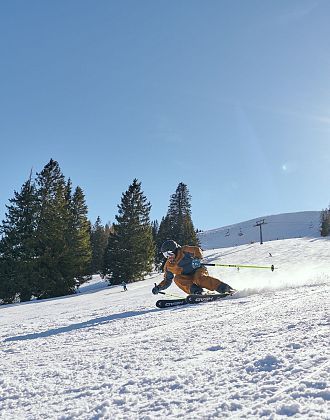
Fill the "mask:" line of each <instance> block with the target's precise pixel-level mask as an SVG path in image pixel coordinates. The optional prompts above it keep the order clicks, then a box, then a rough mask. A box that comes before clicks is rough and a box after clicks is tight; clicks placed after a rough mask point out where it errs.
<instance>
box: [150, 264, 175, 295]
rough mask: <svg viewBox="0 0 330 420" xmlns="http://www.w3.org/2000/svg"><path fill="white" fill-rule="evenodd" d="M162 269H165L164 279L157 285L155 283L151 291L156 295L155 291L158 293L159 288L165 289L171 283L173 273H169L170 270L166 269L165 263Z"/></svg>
mask: <svg viewBox="0 0 330 420" xmlns="http://www.w3.org/2000/svg"><path fill="white" fill-rule="evenodd" d="M164 270H165V272H164V279H163V280H162V281H161V282H160V283H159V284H158V285H155V287H154V288H153V289H152V293H153V294H154V295H157V293H159V292H160V291H161V290H165V289H167V288H168V287H170V286H171V284H172V280H173V278H174V274H173V273H171V271H169V270H168V269H167V267H166V264H165V267H164Z"/></svg>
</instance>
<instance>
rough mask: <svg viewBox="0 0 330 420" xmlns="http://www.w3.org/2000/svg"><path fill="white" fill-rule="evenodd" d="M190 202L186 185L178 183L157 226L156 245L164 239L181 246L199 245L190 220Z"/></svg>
mask: <svg viewBox="0 0 330 420" xmlns="http://www.w3.org/2000/svg"><path fill="white" fill-rule="evenodd" d="M190 200H191V195H190V194H189V190H188V187H187V185H185V184H184V183H182V182H180V184H179V185H178V187H177V189H176V191H175V194H173V195H172V196H171V199H170V204H169V208H168V212H167V215H166V217H165V219H163V220H162V223H161V225H160V226H159V238H158V240H157V244H159V243H161V242H162V241H163V240H165V239H173V240H175V241H176V242H178V243H179V244H181V245H185V244H189V245H199V243H198V238H197V235H196V232H195V229H194V225H193V222H192V219H191V204H190ZM165 236H167V237H165Z"/></svg>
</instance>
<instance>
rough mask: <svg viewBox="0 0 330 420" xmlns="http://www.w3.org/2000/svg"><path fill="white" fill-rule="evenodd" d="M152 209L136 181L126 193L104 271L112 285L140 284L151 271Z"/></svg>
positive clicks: (152, 244) (109, 241) (114, 227)
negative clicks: (123, 282) (135, 282)
mask: <svg viewBox="0 0 330 420" xmlns="http://www.w3.org/2000/svg"><path fill="white" fill-rule="evenodd" d="M150 209H151V205H150V203H149V202H147V199H146V197H145V196H144V194H143V192H142V191H141V183H140V182H138V180H137V179H134V180H133V183H132V184H131V185H130V186H129V188H128V190H127V191H126V192H125V193H123V195H122V199H121V204H120V205H118V215H117V216H116V221H117V223H115V224H114V225H113V232H112V233H110V236H109V240H108V246H107V250H106V253H105V270H106V273H107V274H108V275H110V277H111V283H112V284H118V283H121V282H122V281H123V280H124V281H125V282H134V281H138V280H141V279H142V278H143V277H144V275H145V274H147V273H149V272H150V271H151V270H152V263H153V259H154V242H153V238H152V227H151V224H150V219H149V214H150Z"/></svg>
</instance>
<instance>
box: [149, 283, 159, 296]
mask: <svg viewBox="0 0 330 420" xmlns="http://www.w3.org/2000/svg"><path fill="white" fill-rule="evenodd" d="M151 291H152V293H153V294H154V295H158V293H159V291H160V288H159V286H157V285H155V287H153V288H152V290H151Z"/></svg>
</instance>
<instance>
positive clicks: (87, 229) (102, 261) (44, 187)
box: [0, 159, 198, 303]
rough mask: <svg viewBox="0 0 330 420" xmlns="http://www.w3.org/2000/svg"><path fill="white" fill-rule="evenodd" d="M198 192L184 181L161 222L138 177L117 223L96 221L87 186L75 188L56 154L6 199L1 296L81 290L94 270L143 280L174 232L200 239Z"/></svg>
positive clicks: (182, 239) (0, 243)
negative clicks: (195, 215) (195, 209)
mask: <svg viewBox="0 0 330 420" xmlns="http://www.w3.org/2000/svg"><path fill="white" fill-rule="evenodd" d="M190 201H191V196H190V194H189V190H188V187H187V185H185V184H183V183H179V185H178V187H177V189H176V191H175V193H174V194H173V195H172V196H171V197H170V203H169V207H168V211H167V214H166V216H165V217H163V218H162V220H161V222H160V223H158V221H157V220H156V221H151V220H150V211H151V204H150V202H149V201H148V200H147V198H146V196H145V195H144V193H143V191H142V189H141V182H139V181H138V180H137V179H134V180H133V182H132V184H131V185H130V186H129V187H128V190H127V191H126V192H124V193H123V194H122V197H121V202H120V204H119V205H118V214H117V215H116V216H115V222H114V223H113V224H111V225H109V224H106V225H103V224H102V221H101V219H100V217H98V218H97V220H96V222H95V223H94V224H92V223H91V222H90V221H89V220H88V216H87V214H88V207H87V205H86V200H85V195H84V192H83V190H82V188H81V187H79V186H77V187H76V188H75V189H74V190H73V187H72V182H71V180H70V179H68V180H66V179H65V177H64V175H63V173H62V171H61V169H60V166H59V164H58V162H56V161H55V160H53V159H51V160H50V161H49V163H47V165H45V167H44V168H43V170H42V171H41V172H40V173H37V174H36V177H35V179H32V173H31V174H30V177H29V179H28V180H27V181H26V182H25V183H24V184H23V186H22V187H21V190H20V191H19V192H16V191H15V192H14V197H13V198H11V199H10V200H9V205H7V206H6V209H7V211H6V214H5V219H4V220H3V221H2V224H1V225H0V235H1V236H0V303H13V302H19V301H20V302H24V301H29V300H31V298H34V299H44V298H50V297H58V296H64V295H68V294H72V293H75V292H76V290H77V287H78V286H79V285H80V284H81V283H83V282H84V281H85V280H86V279H87V278H89V277H90V275H91V274H95V273H100V274H101V275H102V276H104V277H106V278H107V279H108V281H109V283H111V284H119V283H121V282H122V281H123V280H124V281H125V282H134V281H139V280H142V279H143V278H144V277H145V275H146V274H148V273H150V272H151V271H153V270H154V269H155V268H156V269H157V268H158V269H160V268H161V267H162V264H163V262H164V261H163V256H162V254H161V253H160V245H161V244H162V242H163V241H164V240H165V239H168V238H171V239H174V240H175V241H177V242H178V243H181V244H186V243H189V244H191V245H198V239H197V235H196V231H195V229H194V226H193V222H192V218H191V204H190Z"/></svg>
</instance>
